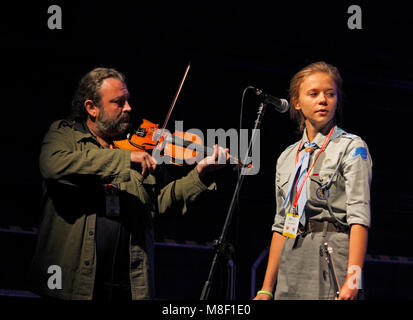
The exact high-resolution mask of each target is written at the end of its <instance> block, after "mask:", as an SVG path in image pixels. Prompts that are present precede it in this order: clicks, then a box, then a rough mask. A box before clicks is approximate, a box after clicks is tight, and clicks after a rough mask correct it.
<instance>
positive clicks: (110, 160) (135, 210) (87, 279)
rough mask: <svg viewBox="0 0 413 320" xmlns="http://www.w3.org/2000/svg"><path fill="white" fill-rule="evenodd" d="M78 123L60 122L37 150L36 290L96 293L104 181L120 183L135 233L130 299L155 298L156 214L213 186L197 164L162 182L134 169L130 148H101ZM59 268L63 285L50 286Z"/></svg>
mask: <svg viewBox="0 0 413 320" xmlns="http://www.w3.org/2000/svg"><path fill="white" fill-rule="evenodd" d="M77 125H79V123H76V122H73V121H66V120H60V121H56V122H54V123H53V124H52V125H51V127H50V129H49V131H48V132H47V134H46V136H45V138H44V140H43V143H42V148H41V153H40V171H41V174H42V177H43V181H44V188H43V198H42V219H41V223H40V226H39V235H38V240H37V246H36V250H35V254H34V258H33V262H32V265H31V270H30V281H31V285H32V288H33V291H34V292H36V293H38V294H41V295H47V296H52V297H58V298H63V299H92V297H93V287H94V279H95V274H96V261H97V260H96V241H95V226H96V216H97V215H98V214H99V215H104V214H105V213H104V212H105V193H104V187H103V186H104V185H105V184H118V185H119V187H120V196H119V197H120V207H121V215H122V216H124V217H125V220H124V221H125V222H126V223H127V225H128V230H129V232H130V251H129V255H130V282H131V291H132V292H131V294H132V299H148V298H151V297H152V296H153V291H152V290H153V283H152V281H151V279H153V243H154V240H153V231H152V230H153V228H152V218H153V216H154V214H155V212H159V213H163V212H165V211H167V210H168V208H170V207H175V208H176V207H179V208H180V209H181V211H182V213H185V212H186V211H187V210H188V206H189V205H190V203H191V202H193V201H195V200H196V199H197V198H198V196H199V195H200V194H201V193H203V192H204V191H206V190H208V189H214V188H215V185H211V186H210V187H208V188H207V187H206V186H205V185H204V184H203V183H202V182H201V181H200V179H199V176H198V173H197V171H196V169H194V170H192V171H190V173H189V174H188V175H187V176H185V177H183V178H181V179H178V180H175V181H173V182H171V183H169V184H167V185H165V186H161V185H160V182H159V181H157V180H156V178H155V177H154V176H152V175H149V176H148V177H147V178H146V179H145V180H143V181H142V176H141V174H140V173H139V172H138V171H136V170H133V169H131V163H130V151H127V150H121V149H115V150H111V149H104V148H102V147H101V146H100V144H99V143H98V142H97V140H96V138H95V137H94V136H92V134H91V133H90V132H85V131H82V130H78V129H77V128H76V126H77ZM54 265H57V266H59V267H60V268H61V271H62V288H61V289H55V288H53V289H50V288H49V286H48V279H49V278H50V277H51V274H49V273H48V268H49V267H50V266H54Z"/></svg>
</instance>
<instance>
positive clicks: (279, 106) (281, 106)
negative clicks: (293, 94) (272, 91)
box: [253, 87, 290, 113]
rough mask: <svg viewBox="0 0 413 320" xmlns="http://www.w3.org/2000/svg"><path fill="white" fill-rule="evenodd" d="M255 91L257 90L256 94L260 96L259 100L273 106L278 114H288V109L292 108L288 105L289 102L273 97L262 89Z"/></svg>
mask: <svg viewBox="0 0 413 320" xmlns="http://www.w3.org/2000/svg"><path fill="white" fill-rule="evenodd" d="M253 88H254V87H253ZM254 89H255V94H256V95H257V96H259V98H260V99H261V101H262V102H263V103H264V104H271V105H272V106H274V107H275V110H277V111H278V112H281V113H284V112H287V111H288V109H289V108H290V104H289V103H288V101H287V100H285V99H279V98H276V97H273V96H272V95H269V94H266V93H264V92H263V91H262V90H261V89H258V88H254Z"/></svg>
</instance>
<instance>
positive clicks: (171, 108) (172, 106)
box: [160, 62, 191, 138]
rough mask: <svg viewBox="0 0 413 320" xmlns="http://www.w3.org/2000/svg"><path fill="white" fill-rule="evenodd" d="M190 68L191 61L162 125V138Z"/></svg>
mask: <svg viewBox="0 0 413 320" xmlns="http://www.w3.org/2000/svg"><path fill="white" fill-rule="evenodd" d="M190 68H191V62H189V63H188V66H187V67H186V70H185V74H184V76H183V78H182V80H181V83H180V84H179V87H178V90H177V91H176V93H175V97H174V99H173V101H172V104H171V107H170V108H169V111H168V114H167V115H166V119H165V122H164V123H163V126H162V128H161V130H162V131H161V134H160V138H161V137H162V136H163V133H164V131H165V128H166V125H167V124H168V121H169V117H170V116H171V113H172V110H173V109H174V107H175V103H176V101H177V100H178V97H179V94H180V92H181V89H182V86H183V85H184V82H185V79H186V76H187V75H188V72H189V69H190Z"/></svg>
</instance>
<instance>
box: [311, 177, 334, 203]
mask: <svg viewBox="0 0 413 320" xmlns="http://www.w3.org/2000/svg"><path fill="white" fill-rule="evenodd" d="M310 179H311V184H310V194H311V198H313V199H315V200H318V201H325V200H327V198H329V199H330V197H331V195H332V194H335V193H336V182H337V174H335V170H321V171H320V172H319V173H318V174H312V175H311V178H310ZM327 184H328V185H329V188H328V190H326V189H325V188H324V187H325V186H326V185H327Z"/></svg>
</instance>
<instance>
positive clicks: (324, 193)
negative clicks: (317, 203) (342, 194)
mask: <svg viewBox="0 0 413 320" xmlns="http://www.w3.org/2000/svg"><path fill="white" fill-rule="evenodd" d="M315 195H316V197H317V199H318V200H326V199H327V198H328V197H329V196H330V190H324V189H323V188H322V187H318V188H317V190H316V191H315Z"/></svg>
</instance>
